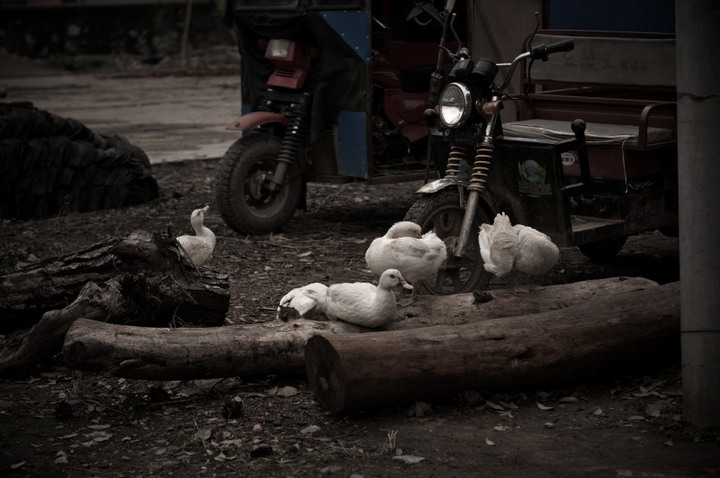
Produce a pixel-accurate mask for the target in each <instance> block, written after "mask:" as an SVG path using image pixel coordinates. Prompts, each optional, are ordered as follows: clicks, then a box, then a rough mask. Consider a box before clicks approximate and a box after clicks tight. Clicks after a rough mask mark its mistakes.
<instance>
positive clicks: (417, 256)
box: [365, 221, 447, 300]
mask: <svg viewBox="0 0 720 478" xmlns="http://www.w3.org/2000/svg"><path fill="white" fill-rule="evenodd" d="M446 257H447V249H446V247H445V243H444V242H443V241H442V239H440V238H439V237H438V236H437V234H435V233H434V232H432V231H430V232H426V233H425V234H424V235H423V234H421V229H420V226H419V225H418V224H415V223H414V222H410V221H401V222H397V223H395V224H393V225H392V227H390V229H388V231H387V232H386V233H385V235H384V236H382V237H378V238H377V239H375V240H373V241H372V243H371V244H370V247H368V250H367V251H366V252H365V262H366V263H367V266H368V268H369V269H370V271H371V272H372V273H373V274H374V275H375V277H380V275H381V274H382V273H383V272H384V271H386V270H387V269H398V270H399V271H400V273H401V274H402V276H403V278H405V280H406V281H407V282H409V283H410V284H412V285H413V286H415V285H416V284H417V282H419V281H422V280H425V279H427V278H429V277H431V276H432V275H434V274H437V272H438V269H439V268H440V266H441V265H442V263H443V262H444V261H445V258H446ZM416 293H417V289H415V288H413V293H412V299H413V300H414V299H415V294H416Z"/></svg>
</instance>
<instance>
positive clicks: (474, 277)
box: [405, 1, 678, 294]
mask: <svg viewBox="0 0 720 478" xmlns="http://www.w3.org/2000/svg"><path fill="white" fill-rule="evenodd" d="M452 3H453V2H452V1H448V4H447V6H446V9H445V11H444V12H443V17H444V18H446V19H448V20H450V19H451V16H450V12H449V10H451V9H452ZM446 30H448V29H446ZM536 32H537V30H536ZM541 33H543V32H541ZM576 42H580V43H581V45H582V46H588V45H591V48H588V49H587V50H586V51H583V52H581V54H580V55H578V56H576V57H574V56H573V55H572V53H574V52H573V50H574V49H575V48H576V47H577V45H576ZM618 45H619V46H618ZM582 46H581V47H582ZM623 47H624V48H626V51H623V50H622V48H623ZM673 48H674V40H673V41H669V39H663V38H651V39H650V41H649V42H646V41H645V40H644V39H643V40H640V41H639V42H638V41H637V39H634V38H633V37H632V36H626V37H623V38H613V37H610V36H608V38H605V37H601V38H598V37H593V36H589V37H587V38H586V37H584V36H582V35H569V34H568V32H563V33H562V34H545V33H543V34H541V35H535V34H533V35H531V36H530V38H529V40H528V42H527V45H526V47H525V51H524V52H522V53H520V54H519V55H518V56H516V57H515V58H514V59H513V60H512V61H511V62H508V63H496V61H493V60H490V59H487V58H481V57H479V56H476V57H474V58H473V57H472V56H471V55H470V52H469V50H468V49H467V48H465V47H462V48H460V49H459V50H457V51H455V52H450V51H447V53H448V54H449V55H450V56H451V57H452V59H453V63H454V64H453V67H452V69H451V70H450V71H449V73H448V75H447V81H446V82H445V85H444V87H443V89H442V91H441V92H440V93H439V95H438V102H437V105H436V107H435V108H434V109H432V110H430V111H428V118H429V123H430V124H431V127H430V131H431V133H432V135H431V136H432V137H435V138H438V140H439V141H444V142H445V143H446V144H447V146H448V147H449V150H450V152H449V154H448V157H447V168H446V173H445V175H444V177H443V178H441V179H438V180H436V181H433V182H431V183H428V184H425V185H424V186H422V187H421V188H420V190H419V191H418V194H419V195H420V197H419V198H418V199H417V201H416V202H415V203H414V204H413V205H412V207H411V208H410V210H409V211H408V212H407V214H406V216H405V219H406V220H410V221H414V222H416V223H418V224H420V225H421V226H422V229H423V231H427V230H434V231H435V233H436V234H437V235H438V236H439V237H441V238H442V239H443V240H444V241H445V243H446V245H447V246H448V259H447V260H446V261H445V264H444V265H443V267H442V268H441V270H440V272H439V273H438V275H437V276H436V277H433V278H431V279H430V280H428V281H426V282H425V283H424V284H422V286H423V287H424V288H425V290H426V291H429V292H431V293H435V294H449V293H458V292H469V291H472V290H474V289H483V288H485V287H486V286H487V284H488V282H489V280H490V278H491V277H490V274H489V273H488V272H487V271H485V270H484V267H483V261H482V258H481V255H480V251H479V243H478V234H479V227H480V225H481V224H483V223H492V222H493V218H494V217H495V215H496V214H498V213H499V212H504V213H506V214H507V215H508V216H510V218H511V220H512V222H513V224H515V223H522V224H524V225H526V226H531V227H533V228H536V229H538V230H540V231H542V232H544V233H546V234H548V235H549V236H550V237H551V239H552V240H553V242H554V243H555V244H557V245H558V246H578V247H579V249H580V250H581V251H582V252H583V253H584V254H585V255H587V256H588V257H590V258H593V259H607V258H609V257H612V256H614V255H615V254H616V253H617V252H619V251H620V249H621V248H622V246H623V244H624V243H625V240H626V238H627V237H628V236H629V235H632V234H637V233H640V232H643V231H648V230H654V229H660V230H661V231H663V232H666V233H673V232H676V231H677V220H678V216H677V212H678V206H677V204H678V202H677V201H678V192H677V191H678V190H677V140H676V133H675V124H676V118H675V114H674V109H675V103H674V97H675V91H674V88H673V87H672V86H668V87H657V86H656V85H657V84H659V83H660V82H663V81H665V80H666V79H667V77H668V76H670V75H672V71H671V70H670V69H669V68H668V64H671V65H672V64H674V60H673V57H672V55H671V54H672V52H673ZM642 51H652V52H653V53H654V55H648V56H646V57H643V58H642V67H636V66H634V65H637V64H639V62H640V59H639V58H638V57H637V55H638V53H640V52H642ZM571 52H572V53H571ZM633 55H635V56H633ZM653 57H654V58H657V59H658V61H657V74H656V75H654V77H652V76H653V75H652V73H653V70H654V68H653V65H652V62H651V60H650V58H653ZM616 59H617V61H615V60H616ZM553 61H556V62H558V64H559V65H561V67H560V68H555V70H558V73H557V74H558V75H559V76H556V77H552V75H549V74H547V68H545V70H546V71H545V72H544V74H543V75H537V77H540V78H543V81H544V83H545V89H544V90H543V91H542V92H540V93H537V94H532V95H529V92H530V91H531V90H532V78H533V77H532V72H533V66H534V65H537V64H539V65H544V64H545V63H552V62H553ZM573 61H574V62H573ZM613 62H615V63H617V64H618V70H620V73H621V75H616V76H615V77H611V78H609V81H608V83H609V84H607V85H603V84H601V83H602V78H601V77H602V75H601V73H602V68H607V69H609V68H610V67H611V66H612V65H613ZM629 65H630V68H629V67H628V66H629ZM583 69H586V70H589V71H590V73H588V74H586V77H579V75H578V71H581V70H583ZM630 69H633V70H637V71H638V73H639V75H637V76H639V77H640V78H639V86H638V87H631V86H630V85H627V84H623V83H622V82H625V83H628V82H630V81H631V80H629V79H628V77H629V76H630V75H628V74H627V72H628V70H630ZM520 71H522V76H523V78H524V81H523V82H524V85H525V88H523V91H522V92H521V93H520V94H516V95H512V94H510V92H509V89H508V86H509V85H510V82H511V80H512V78H513V74H514V73H517V72H520ZM583 73H584V72H583ZM607 76H611V75H607ZM618 76H619V78H618ZM650 77H652V78H650ZM578 79H579V80H581V81H578ZM635 80H636V81H637V80H638V78H635ZM653 85H655V86H653ZM511 100H518V101H519V102H521V103H522V105H523V106H524V107H525V109H526V110H534V112H535V113H534V114H535V115H534V116H531V115H529V114H528V116H529V119H527V120H522V121H513V122H507V123H503V122H502V121H501V117H500V111H501V110H502V109H503V105H504V104H505V102H510V101H511ZM528 105H529V106H528ZM575 115H578V116H575ZM583 117H586V118H587V119H588V122H586V121H585V120H583V119H582V118H583ZM590 120H592V122H590ZM653 125H655V126H653ZM586 130H587V131H586ZM586 133H588V134H586ZM590 133H592V134H590ZM650 136H655V138H653V139H652V140H651V139H650ZM588 138H591V140H590V141H589V140H588Z"/></svg>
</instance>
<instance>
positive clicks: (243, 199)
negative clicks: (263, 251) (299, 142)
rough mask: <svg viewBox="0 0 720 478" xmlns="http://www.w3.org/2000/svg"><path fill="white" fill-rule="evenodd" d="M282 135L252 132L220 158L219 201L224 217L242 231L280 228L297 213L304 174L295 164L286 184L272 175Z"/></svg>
mask: <svg viewBox="0 0 720 478" xmlns="http://www.w3.org/2000/svg"><path fill="white" fill-rule="evenodd" d="M281 142H282V141H281V139H280V138H278V137H276V136H272V135H269V134H251V135H249V136H247V137H245V138H241V139H238V140H237V141H235V143H233V144H232V146H230V148H229V149H228V150H227V152H226V153H225V155H224V156H223V158H222V159H221V160H220V165H219V167H218V172H217V178H216V201H217V205H218V209H219V211H220V215H221V216H222V218H223V220H224V221H225V222H226V223H227V225H228V226H230V227H231V228H232V229H233V230H235V231H236V232H239V233H241V234H267V233H270V232H278V231H280V230H281V229H282V227H283V226H284V225H285V224H286V223H287V222H288V221H289V220H290V218H291V217H292V216H293V214H295V209H297V206H298V204H299V202H300V196H301V194H302V177H301V176H300V171H299V169H298V166H297V164H294V163H293V164H291V165H290V167H289V168H288V170H287V173H286V175H285V180H284V181H283V183H282V185H280V186H278V187H275V188H273V187H272V184H273V183H272V182H271V179H272V176H273V173H274V171H275V166H276V165H277V157H278V155H279V154H280V145H281Z"/></svg>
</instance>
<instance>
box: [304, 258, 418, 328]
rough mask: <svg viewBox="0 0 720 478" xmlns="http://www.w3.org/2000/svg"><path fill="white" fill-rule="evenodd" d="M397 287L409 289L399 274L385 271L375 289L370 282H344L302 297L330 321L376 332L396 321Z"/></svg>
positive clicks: (397, 271)
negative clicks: (347, 323) (361, 326)
mask: <svg viewBox="0 0 720 478" xmlns="http://www.w3.org/2000/svg"><path fill="white" fill-rule="evenodd" d="M398 286H402V287H404V288H406V289H412V286H411V285H410V284H408V283H407V282H406V281H405V279H404V278H403V276H402V274H401V273H400V271H399V270H397V269H388V270H386V271H385V272H383V273H382V275H381V276H380V280H379V282H378V285H377V286H375V285H374V284H371V283H370V282H352V283H350V282H347V283H341V284H332V285H331V286H329V287H328V288H327V290H325V292H324V293H323V292H320V291H317V290H314V289H308V290H306V291H305V292H304V293H305V295H307V296H308V297H310V298H311V299H313V300H314V301H315V302H317V307H318V310H319V311H321V312H323V313H324V314H325V315H327V317H328V318H330V319H337V320H342V321H344V322H349V323H351V324H357V325H363V326H365V327H371V328H377V327H382V326H384V325H387V324H389V323H390V322H392V321H394V320H395V319H396V317H397V302H396V301H395V294H394V293H393V291H392V289H393V288H395V287H398Z"/></svg>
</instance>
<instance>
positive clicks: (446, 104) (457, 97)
mask: <svg viewBox="0 0 720 478" xmlns="http://www.w3.org/2000/svg"><path fill="white" fill-rule="evenodd" d="M471 112H472V97H471V95H470V90H469V89H468V88H467V87H466V86H465V85H463V84H462V83H450V84H449V85H447V86H446V87H445V89H444V90H443V91H442V93H440V100H439V101H438V113H439V114H440V121H442V123H443V124H444V125H445V126H447V127H448V128H457V127H458V126H460V125H462V123H463V122H464V121H465V120H466V119H468V117H469V116H470V113H471Z"/></svg>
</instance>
